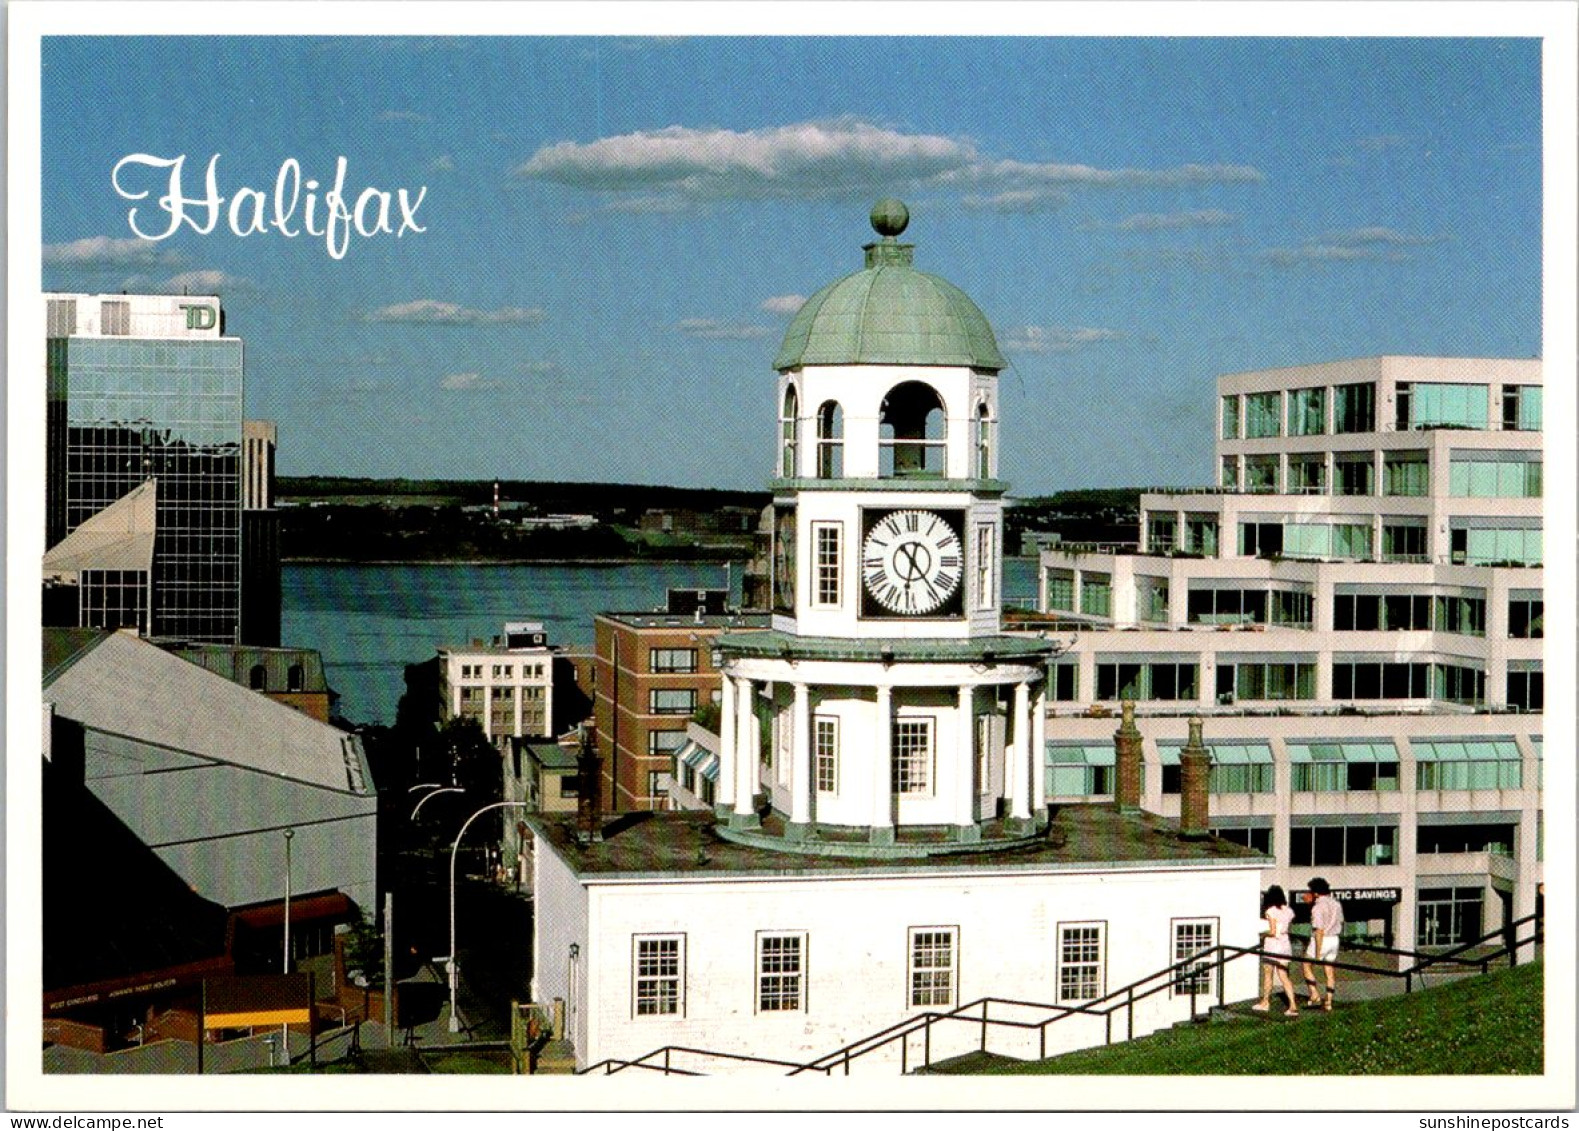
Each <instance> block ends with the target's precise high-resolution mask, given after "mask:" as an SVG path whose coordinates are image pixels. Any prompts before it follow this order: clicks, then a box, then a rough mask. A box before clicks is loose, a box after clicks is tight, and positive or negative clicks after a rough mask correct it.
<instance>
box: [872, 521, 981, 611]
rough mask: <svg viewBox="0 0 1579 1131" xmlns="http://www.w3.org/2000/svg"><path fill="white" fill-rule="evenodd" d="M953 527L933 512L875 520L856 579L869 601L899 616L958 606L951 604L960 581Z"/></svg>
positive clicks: (960, 556) (961, 556) (961, 559)
mask: <svg viewBox="0 0 1579 1131" xmlns="http://www.w3.org/2000/svg"><path fill="white" fill-rule="evenodd" d="M954 527H955V524H954V523H952V522H950V521H949V520H948V519H947V518H944V517H943V516H942V515H940V514H935V513H933V512H932V511H924V510H901V511H890V512H889V513H887V514H884V515H881V516H879V517H878V518H877V520H876V521H875V522H873V524H872V526H871V529H870V531H869V532H868V533H867V535H866V541H865V542H864V543H863V544H862V546H861V580H862V581H863V582H864V583H865V588H866V595H867V596H868V597H869V598H870V600H871V601H872V602H875V603H876V605H878V606H880V607H881V608H882V609H885V610H887V611H888V613H891V614H898V615H900V616H921V615H925V614H927V613H936V612H938V611H939V610H940V609H944V607H945V606H950V605H957V604H958V602H957V601H954V600H952V599H953V598H954V597H955V596H956V594H958V592H959V588H960V579H961V578H962V577H963V576H964V572H965V553H964V550H963V549H962V548H961V547H960V541H959V534H958V532H957V531H956V530H955V528H954ZM879 615H881V614H879Z"/></svg>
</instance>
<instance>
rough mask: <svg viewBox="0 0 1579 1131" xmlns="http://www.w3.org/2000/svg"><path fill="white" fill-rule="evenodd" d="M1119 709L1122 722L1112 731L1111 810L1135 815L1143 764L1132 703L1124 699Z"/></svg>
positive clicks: (1138, 806)
mask: <svg viewBox="0 0 1579 1131" xmlns="http://www.w3.org/2000/svg"><path fill="white" fill-rule="evenodd" d="M1123 709H1124V721H1123V723H1122V724H1121V725H1120V726H1119V728H1118V730H1116V731H1114V732H1113V772H1114V777H1116V778H1117V779H1118V780H1117V782H1116V783H1115V784H1114V787H1113V807H1114V808H1115V809H1117V810H1118V811H1119V812H1120V813H1139V812H1140V793H1141V779H1142V774H1143V765H1142V762H1141V756H1140V728H1139V727H1137V726H1136V725H1135V701H1134V700H1133V699H1126V700H1124V705H1123Z"/></svg>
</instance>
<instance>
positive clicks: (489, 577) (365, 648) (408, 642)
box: [281, 558, 1036, 724]
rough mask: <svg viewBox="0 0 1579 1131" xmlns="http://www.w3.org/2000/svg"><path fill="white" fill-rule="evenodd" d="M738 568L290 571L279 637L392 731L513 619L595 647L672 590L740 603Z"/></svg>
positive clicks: (1009, 579)
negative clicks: (434, 672)
mask: <svg viewBox="0 0 1579 1131" xmlns="http://www.w3.org/2000/svg"><path fill="white" fill-rule="evenodd" d="M740 574H741V570H740V564H739V563H732V564H731V565H730V566H729V567H728V569H727V571H726V568H725V567H724V566H722V565H717V564H712V563H704V564H697V563H691V562H661V563H646V562H623V563H619V564H613V565H586V564H555V565H466V564H420V565H319V564H294V563H293V564H287V565H286V566H285V568H284V576H283V578H282V596H281V606H282V607H281V639H282V640H283V642H284V643H286V644H289V645H294V646H298V647H304V648H316V649H318V651H320V652H321V653H322V654H323V661H324V672H325V675H326V676H327V678H328V680H329V686H330V687H332V688H334V690H335V691H337V692H339V694H340V701H339V711H340V714H341V715H343V716H344V717H345V718H347V719H350V720H351V721H353V722H358V723H386V724H387V723H392V722H394V720H395V707H396V705H397V704H398V703H399V701H400V696H401V693H402V692H403V691H404V690H405V666H406V665H407V664H412V663H417V662H419V661H422V660H426V659H429V658H431V657H432V656H433V654H434V652H435V650H436V649H437V648H438V647H439V646H441V645H445V644H466V643H468V642H470V641H472V640H477V639H481V640H489V639H491V638H492V637H494V636H495V635H497V634H498V633H499V632H500V631H501V629H502V627H503V625H504V622H505V621H507V620H535V621H542V622H543V625H544V628H545V629H546V630H547V632H548V639H549V642H550V643H551V644H555V645H558V646H560V647H563V648H566V649H568V650H570V651H589V650H590V649H591V647H592V618H593V616H594V615H595V614H596V613H600V612H606V611H611V610H612V611H618V612H637V611H643V610H648V609H656V608H661V607H662V606H663V602H664V594H665V592H666V591H667V590H669V589H675V588H685V589H702V588H707V589H720V588H723V587H724V585H725V584H726V580H727V582H728V584H729V586H730V590H731V600H732V601H738V599H739V596H740ZM1004 575H1005V576H1004V594H1005V597H1006V598H1007V599H1008V600H1009V601H1010V602H1011V603H1013V602H1016V601H1017V600H1019V601H1023V600H1024V599H1026V598H1030V597H1034V596H1035V592H1036V565H1035V562H1034V561H1033V560H1031V559H1029V558H1009V559H1006V560H1005V562H1004Z"/></svg>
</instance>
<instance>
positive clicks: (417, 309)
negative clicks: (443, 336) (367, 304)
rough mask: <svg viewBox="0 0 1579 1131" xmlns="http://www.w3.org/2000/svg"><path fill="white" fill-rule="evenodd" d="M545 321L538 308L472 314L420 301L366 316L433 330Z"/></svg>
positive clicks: (450, 304) (460, 308)
mask: <svg viewBox="0 0 1579 1131" xmlns="http://www.w3.org/2000/svg"><path fill="white" fill-rule="evenodd" d="M547 317H548V314H547V312H546V311H544V310H543V308H542V307H540V306H506V307H501V308H500V309H498V310H473V309H471V308H469V307H464V306H457V305H456V304H455V303H453V302H440V301H439V300H438V299H432V298H419V299H414V300H412V301H411V302H397V303H394V304H393V305H390V306H384V307H380V308H379V309H377V310H375V311H373V312H372V313H371V314H369V315H368V316H367V320H368V321H369V322H403V323H407V324H411V325H436V326H527V325H535V324H536V323H538V322H542V321H543V320H544V319H546V318H547Z"/></svg>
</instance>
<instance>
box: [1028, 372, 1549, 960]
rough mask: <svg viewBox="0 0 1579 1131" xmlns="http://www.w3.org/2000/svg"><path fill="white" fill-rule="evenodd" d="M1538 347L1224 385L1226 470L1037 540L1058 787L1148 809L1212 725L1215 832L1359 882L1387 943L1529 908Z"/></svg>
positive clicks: (1535, 806)
mask: <svg viewBox="0 0 1579 1131" xmlns="http://www.w3.org/2000/svg"><path fill="white" fill-rule="evenodd" d="M1541 387H1542V381H1541V363H1540V362H1539V361H1523V360H1507V359H1477V358H1424V357H1378V358H1365V359H1359V360H1353V361H1343V362H1335V363H1331V364H1323V365H1310V366H1300V367H1295V368H1288V369H1276V370H1269V371H1264V372H1256V373H1242V374H1234V375H1231V376H1226V377H1223V378H1221V379H1220V380H1219V381H1218V388H1217V392H1218V409H1219V411H1218V413H1217V414H1216V415H1217V421H1218V434H1217V445H1216V447H1217V451H1216V455H1217V464H1216V465H1217V468H1218V472H1219V476H1220V480H1219V486H1217V487H1215V488H1209V489H1204V490H1199V491H1166V492H1164V491H1158V492H1151V493H1146V494H1143V495H1142V496H1141V501H1140V506H1141V524H1140V544H1139V545H1138V546H1078V545H1065V546H1055V547H1050V548H1047V549H1044V550H1043V551H1042V553H1041V555H1040V566H1041V573H1040V594H1039V609H1040V613H1041V615H1040V617H1039V618H1037V619H1038V620H1039V621H1040V623H1039V624H1038V625H1036V626H1035V627H1036V629H1037V630H1038V634H1039V635H1041V636H1042V637H1044V638H1046V639H1049V640H1053V641H1057V642H1059V643H1060V645H1061V647H1062V649H1063V650H1062V652H1061V653H1060V654H1059V655H1058V656H1057V657H1056V658H1055V659H1054V660H1053V663H1052V667H1051V673H1052V674H1051V677H1050V680H1049V695H1048V698H1049V700H1050V701H1051V702H1050V717H1049V719H1048V721H1047V723H1046V726H1047V733H1048V738H1049V742H1048V746H1047V757H1048V759H1049V769H1048V782H1049V797H1050V798H1053V799H1060V798H1072V797H1092V796H1096V797H1100V796H1103V795H1104V794H1105V793H1107V792H1108V791H1110V790H1111V789H1112V785H1111V771H1110V770H1108V769H1106V763H1107V762H1110V761H1111V749H1110V748H1105V742H1106V738H1107V734H1108V731H1109V729H1110V728H1111V725H1112V724H1111V721H1110V720H1105V719H1102V718H1100V717H1095V718H1094V717H1091V716H1093V715H1095V716H1101V715H1104V714H1106V713H1108V712H1110V711H1112V710H1115V709H1116V708H1117V706H1118V704H1119V702H1120V700H1122V699H1126V698H1129V699H1134V700H1135V701H1136V702H1137V704H1138V708H1139V712H1140V714H1141V719H1140V726H1141V729H1142V731H1143V733H1144V734H1145V740H1146V741H1145V752H1146V760H1147V766H1148V770H1147V777H1146V786H1145V793H1146V797H1147V807H1148V808H1152V809H1154V810H1156V811H1159V812H1163V813H1168V812H1174V811H1176V807H1177V805H1178V799H1177V796H1176V794H1177V789H1178V786H1177V773H1178V770H1177V766H1176V765H1175V762H1176V758H1177V749H1178V746H1179V743H1180V742H1181V741H1182V738H1183V734H1184V726H1185V716H1187V715H1190V714H1197V713H1198V714H1202V715H1204V716H1206V718H1207V730H1208V735H1209V738H1210V741H1211V742H1213V743H1215V744H1217V745H1216V746H1215V748H1214V752H1215V761H1216V765H1215V766H1214V769H1213V779H1212V780H1213V797H1212V811H1213V820H1214V827H1216V828H1217V829H1218V830H1219V831H1221V832H1222V833H1223V834H1224V835H1228V836H1233V837H1235V838H1236V839H1240V840H1241V841H1242V842H1243V843H1246V844H1249V845H1251V846H1254V847H1256V848H1258V849H1260V850H1262V851H1266V852H1270V853H1272V854H1273V855H1274V856H1275V857H1276V858H1277V861H1278V866H1277V868H1276V869H1274V870H1273V871H1272V872H1271V873H1270V874H1269V875H1268V877H1267V881H1268V882H1277V883H1280V884H1282V885H1283V886H1285V887H1289V888H1293V889H1301V888H1303V887H1304V886H1305V881H1306V880H1307V879H1308V878H1309V877H1310V876H1311V875H1313V874H1322V875H1324V876H1325V877H1326V878H1327V879H1328V880H1329V881H1331V882H1332V884H1333V886H1334V887H1335V888H1344V889H1347V890H1348V892H1349V894H1351V895H1352V896H1354V898H1353V899H1352V900H1351V904H1352V906H1350V907H1349V909H1348V919H1349V921H1350V922H1351V923H1355V924H1361V925H1363V924H1366V923H1369V924H1370V925H1371V927H1372V928H1373V929H1376V930H1379V931H1381V932H1382V933H1384V934H1385V935H1387V936H1389V937H1390V939H1391V941H1392V942H1393V943H1394V944H1395V945H1398V946H1402V947H1405V948H1410V947H1413V946H1415V945H1416V944H1418V945H1422V946H1426V945H1433V944H1442V943H1451V942H1457V941H1460V940H1464V939H1468V938H1473V937H1475V936H1477V935H1479V934H1481V933H1482V932H1483V931H1490V930H1493V929H1495V928H1496V927H1497V926H1499V925H1500V924H1501V923H1502V922H1504V921H1506V920H1507V919H1509V918H1514V917H1522V916H1524V915H1528V914H1530V913H1532V912H1533V911H1534V910H1535V909H1536V907H1537V905H1538V901H1539V899H1540V885H1541V835H1540V821H1541V804H1540V782H1541V775H1540V763H1541V753H1542V745H1541V739H1542V729H1541V711H1542V708H1543V706H1544V695H1545V688H1544V677H1543V673H1542V639H1541V638H1542V635H1543V626H1544V600H1543V590H1542V573H1541V552H1542V546H1541V503H1542V499H1541V495H1542V485H1541V451H1542V443H1541V441H1542V434H1541Z"/></svg>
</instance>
